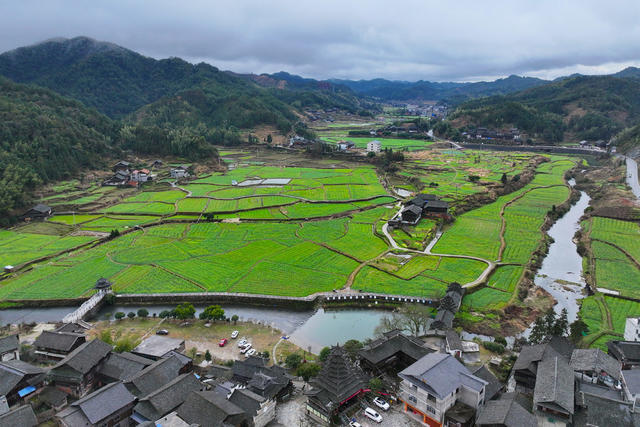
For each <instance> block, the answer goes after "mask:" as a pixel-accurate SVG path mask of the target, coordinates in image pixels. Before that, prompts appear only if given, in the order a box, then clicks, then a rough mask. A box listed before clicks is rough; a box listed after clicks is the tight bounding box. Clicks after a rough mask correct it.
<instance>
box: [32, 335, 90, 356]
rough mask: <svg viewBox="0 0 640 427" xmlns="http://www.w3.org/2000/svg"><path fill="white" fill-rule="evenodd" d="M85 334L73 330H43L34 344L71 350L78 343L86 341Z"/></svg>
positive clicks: (62, 350) (47, 347)
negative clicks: (72, 331)
mask: <svg viewBox="0 0 640 427" xmlns="http://www.w3.org/2000/svg"><path fill="white" fill-rule="evenodd" d="M85 339H86V338H85V336H84V334H75V333H71V332H55V331H43V332H42V333H41V334H40V335H39V336H38V338H36V340H35V342H34V343H33V345H34V346H35V347H36V348H42V349H49V350H56V351H59V352H63V353H68V352H70V351H71V350H72V349H73V348H74V347H75V346H77V345H78V343H83V342H84V341H85Z"/></svg>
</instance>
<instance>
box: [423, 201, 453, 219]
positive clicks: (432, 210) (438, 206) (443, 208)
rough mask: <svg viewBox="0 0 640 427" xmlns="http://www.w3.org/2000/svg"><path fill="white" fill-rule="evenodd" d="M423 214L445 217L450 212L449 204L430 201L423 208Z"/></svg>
mask: <svg viewBox="0 0 640 427" xmlns="http://www.w3.org/2000/svg"><path fill="white" fill-rule="evenodd" d="M422 212H423V213H424V214H425V215H430V216H434V215H435V216H445V215H447V214H448V212H449V203H447V202H445V201H444V200H428V201H427V202H426V203H425V205H424V207H423V208H422Z"/></svg>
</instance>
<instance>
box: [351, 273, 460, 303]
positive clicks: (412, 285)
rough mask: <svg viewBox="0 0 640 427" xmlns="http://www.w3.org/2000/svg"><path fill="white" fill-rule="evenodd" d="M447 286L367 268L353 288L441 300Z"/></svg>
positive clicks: (435, 281)
mask: <svg viewBox="0 0 640 427" xmlns="http://www.w3.org/2000/svg"><path fill="white" fill-rule="evenodd" d="M447 286H448V284H447V283H444V282H441V281H439V280H436V279H432V278H430V277H425V276H422V275H418V276H416V277H414V278H413V279H408V280H407V279H402V278H400V277H396V276H392V275H391V274H389V273H385V272H384V271H380V270H378V269H376V268H373V267H369V266H367V267H364V268H363V269H362V270H360V272H359V273H358V275H357V276H356V278H355V280H354V283H353V285H352V286H351V288H352V289H357V290H362V291H364V292H376V293H382V294H391V295H410V296H416V297H422V298H440V297H442V296H443V295H444V294H445V292H446V290H447Z"/></svg>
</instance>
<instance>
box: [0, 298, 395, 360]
mask: <svg viewBox="0 0 640 427" xmlns="http://www.w3.org/2000/svg"><path fill="white" fill-rule="evenodd" d="M174 307H175V306H170V305H151V306H149V305H144V306H143V305H114V306H105V307H103V308H102V309H101V310H100V312H99V313H98V314H97V315H96V317H95V320H104V319H107V318H111V319H113V314H114V313H116V312H118V311H122V312H124V313H128V312H130V311H133V312H134V313H135V312H137V311H138V309H140V308H146V309H147V310H148V311H149V314H150V315H153V313H156V314H160V312H162V311H163V310H171V309H173V308H174ZM205 307H206V305H195V308H196V317H197V315H198V314H199V313H200V312H201V311H202V310H204V308H205ZM222 308H223V309H224V310H225V315H226V316H228V317H231V316H233V315H234V314H236V315H238V317H239V318H240V320H242V321H248V322H254V323H260V324H263V325H268V326H271V327H273V328H275V329H278V330H280V331H282V333H283V334H285V335H289V339H290V340H291V341H292V342H293V343H294V344H296V345H298V346H299V347H301V348H304V349H309V348H311V351H312V352H319V351H320V350H321V349H322V347H325V346H331V345H335V344H336V343H339V344H343V343H344V342H345V341H347V340H350V339H357V340H365V339H367V338H373V335H374V329H375V327H376V326H377V325H378V324H379V323H380V319H381V318H382V317H384V316H385V315H387V314H388V313H389V312H388V311H384V310H371V309H339V310H324V309H319V310H317V311H313V310H306V311H294V310H283V309H275V308H263V307H251V306H238V305H223V306H222ZM74 309H75V307H55V308H39V309H38V308H35V309H28V308H19V309H6V310H0V325H4V324H8V323H21V322H24V323H29V322H59V321H60V320H61V319H62V318H63V317H64V316H65V315H66V314H68V313H70V312H71V311H73V310H74Z"/></svg>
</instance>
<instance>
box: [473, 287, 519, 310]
mask: <svg viewBox="0 0 640 427" xmlns="http://www.w3.org/2000/svg"><path fill="white" fill-rule="evenodd" d="M510 299H511V294H510V293H508V292H503V291H499V290H497V289H492V288H482V289H480V290H478V291H476V292H473V293H471V294H467V295H465V296H464V298H463V300H462V303H463V305H465V306H467V307H468V308H469V309H470V310H500V309H501V308H503V307H504V306H505V305H507V303H508V302H509V300H510Z"/></svg>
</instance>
